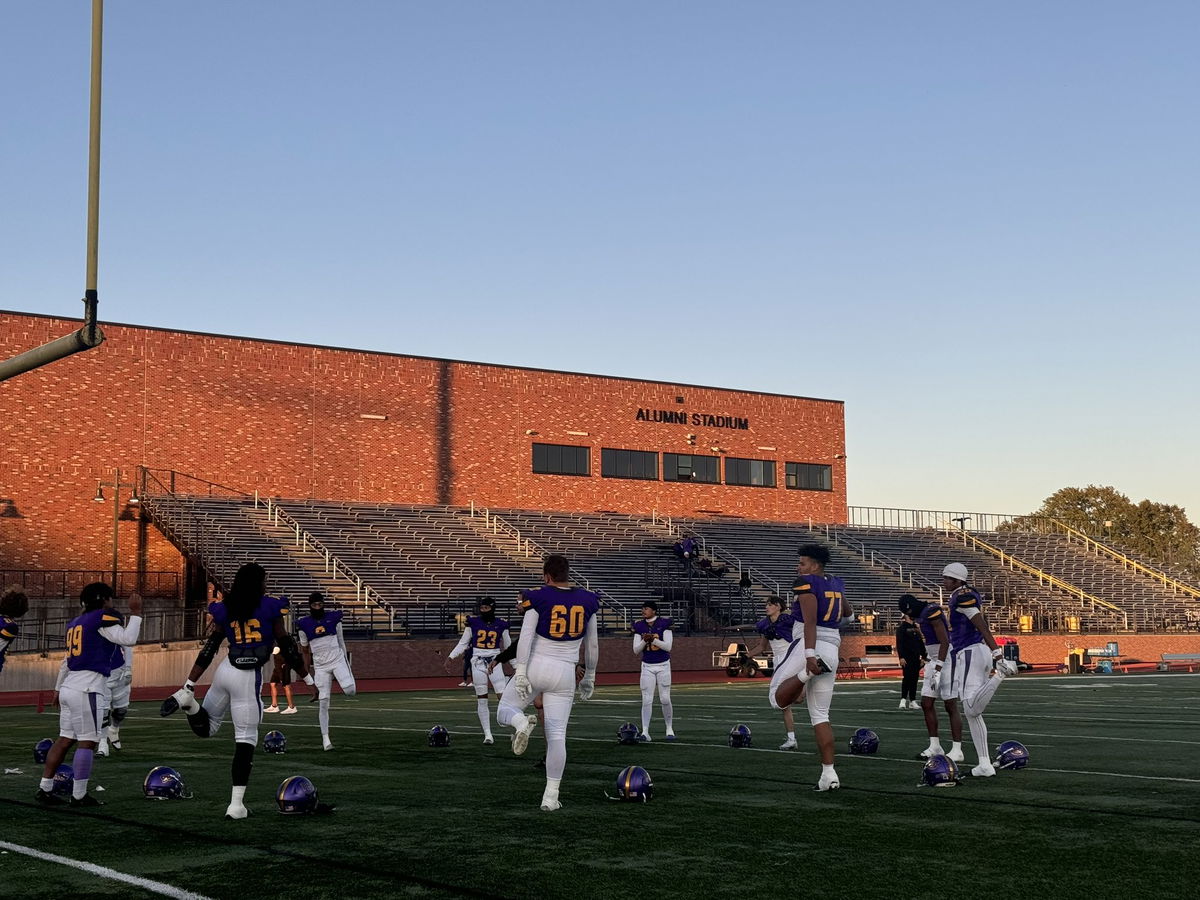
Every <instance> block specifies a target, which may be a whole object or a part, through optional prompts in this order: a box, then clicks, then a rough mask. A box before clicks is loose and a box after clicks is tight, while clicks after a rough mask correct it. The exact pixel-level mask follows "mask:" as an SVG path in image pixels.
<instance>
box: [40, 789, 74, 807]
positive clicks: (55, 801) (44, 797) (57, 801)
mask: <svg viewBox="0 0 1200 900" xmlns="http://www.w3.org/2000/svg"><path fill="white" fill-rule="evenodd" d="M33 799H34V800H36V801H37V802H38V803H40V804H42V806H62V805H63V804H64V803H66V802H67V801H66V800H64V799H63V798H62V797H60V796H59V795H58V794H52V793H50V792H49V791H43V790H42V789H41V788H38V789H37V793H36V794H34V795H33Z"/></svg>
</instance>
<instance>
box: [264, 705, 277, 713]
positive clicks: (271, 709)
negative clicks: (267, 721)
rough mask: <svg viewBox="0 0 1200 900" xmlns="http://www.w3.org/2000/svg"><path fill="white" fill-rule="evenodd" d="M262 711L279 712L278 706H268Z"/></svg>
mask: <svg viewBox="0 0 1200 900" xmlns="http://www.w3.org/2000/svg"><path fill="white" fill-rule="evenodd" d="M263 712H279V707H278V706H268V707H267V708H266V709H264V710H263Z"/></svg>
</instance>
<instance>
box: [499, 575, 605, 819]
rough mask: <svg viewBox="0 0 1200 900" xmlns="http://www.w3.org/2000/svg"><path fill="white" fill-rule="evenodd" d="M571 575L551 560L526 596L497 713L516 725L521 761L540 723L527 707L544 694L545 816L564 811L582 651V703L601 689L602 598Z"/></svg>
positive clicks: (514, 739) (522, 598) (514, 745)
mask: <svg viewBox="0 0 1200 900" xmlns="http://www.w3.org/2000/svg"><path fill="white" fill-rule="evenodd" d="M570 570H571V566H570V563H569V562H568V561H567V558H566V557H565V556H560V555H558V554H553V555H551V556H547V557H546V561H545V563H543V565H542V573H543V574H542V580H543V582H544V584H543V586H542V587H540V588H537V589H535V590H529V591H522V592H521V595H520V603H521V606H522V608H523V609H524V610H525V615H524V618H523V619H522V620H521V640H520V642H519V645H518V647H517V658H516V662H515V664H514V666H513V669H514V670H515V674H514V675H513V677H512V678H511V679H510V680H509V682H508V686H507V687H506V688H505V689H504V693H503V694H502V695H501V697H500V706H499V708H498V709H497V710H496V721H497V722H499V723H500V724H501V725H511V726H512V729H513V736H512V749H513V753H514V754H516V755H517V756H520V755H521V754H522V753H524V752H525V748H526V747H527V746H528V744H529V735H530V734H531V733H532V732H533V729H534V726H535V725H536V724H537V717H536V716H527V715H526V714H525V708H526V707H527V706H528V705H529V702H530V700H532V699H533V697H534V695H535V694H538V693H540V694H541V695H542V706H543V710H544V712H545V717H546V789H545V791H544V792H543V793H542V804H541V808H542V809H543V810H545V811H551V810H556V809H561V808H562V803H561V802H559V799H558V789H559V785H560V784H561V783H562V776H563V771H564V770H565V769H566V766H567V722H568V720H569V719H570V718H571V706H572V704H573V703H574V700H575V667H576V664H577V663H578V662H579V651H580V649H581V648H582V650H583V665H584V672H583V678H582V679H581V680H580V682H579V699H581V700H589V699H591V696H592V693H593V691H595V689H596V663H597V661H598V660H599V646H600V644H599V640H598V638H597V633H596V611H597V610H598V609H599V608H600V598H599V597H598V596H597V595H596V594H593V593H592V592H591V591H586V590H584V589H583V588H578V587H573V586H572V585H571V583H570V580H569V579H570Z"/></svg>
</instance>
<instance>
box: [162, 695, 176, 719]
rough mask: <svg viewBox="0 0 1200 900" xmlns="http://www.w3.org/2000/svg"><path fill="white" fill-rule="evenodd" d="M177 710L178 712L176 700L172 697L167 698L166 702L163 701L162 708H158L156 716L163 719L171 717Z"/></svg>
mask: <svg viewBox="0 0 1200 900" xmlns="http://www.w3.org/2000/svg"><path fill="white" fill-rule="evenodd" d="M178 710H179V701H178V700H176V699H175V698H174V697H173V696H172V697H168V698H167V699H166V700H164V701H163V702H162V706H160V707H159V708H158V714H159V715H160V716H162V717H163V718H164V719H165V718H166V717H167V716H169V715H171V714H172V713H174V712H178Z"/></svg>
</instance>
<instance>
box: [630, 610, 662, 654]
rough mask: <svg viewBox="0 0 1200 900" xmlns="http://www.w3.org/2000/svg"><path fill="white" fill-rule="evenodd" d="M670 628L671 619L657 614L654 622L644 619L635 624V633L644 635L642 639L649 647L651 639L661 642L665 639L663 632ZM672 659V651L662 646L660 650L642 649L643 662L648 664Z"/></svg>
mask: <svg viewBox="0 0 1200 900" xmlns="http://www.w3.org/2000/svg"><path fill="white" fill-rule="evenodd" d="M670 630H671V620H670V619H667V618H664V617H663V616H655V617H654V621H652V622H648V621H646V620H645V619H642V620H641V621H639V622H635V623H634V624H633V633H634V634H640V635H641V636H642V640H643V641H645V642H646V646H647V647H649V646H650V642H651V641H654V642H656V643H659V644H661V643H662V641H663V632H666V631H670ZM670 659H671V653H670V651H669V650H665V649H662V648H661V647H660V649H658V650H649V649H647V650H643V651H642V662H643V663H646V664H648V665H653V664H655V663H665V662H669V661H670Z"/></svg>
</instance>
